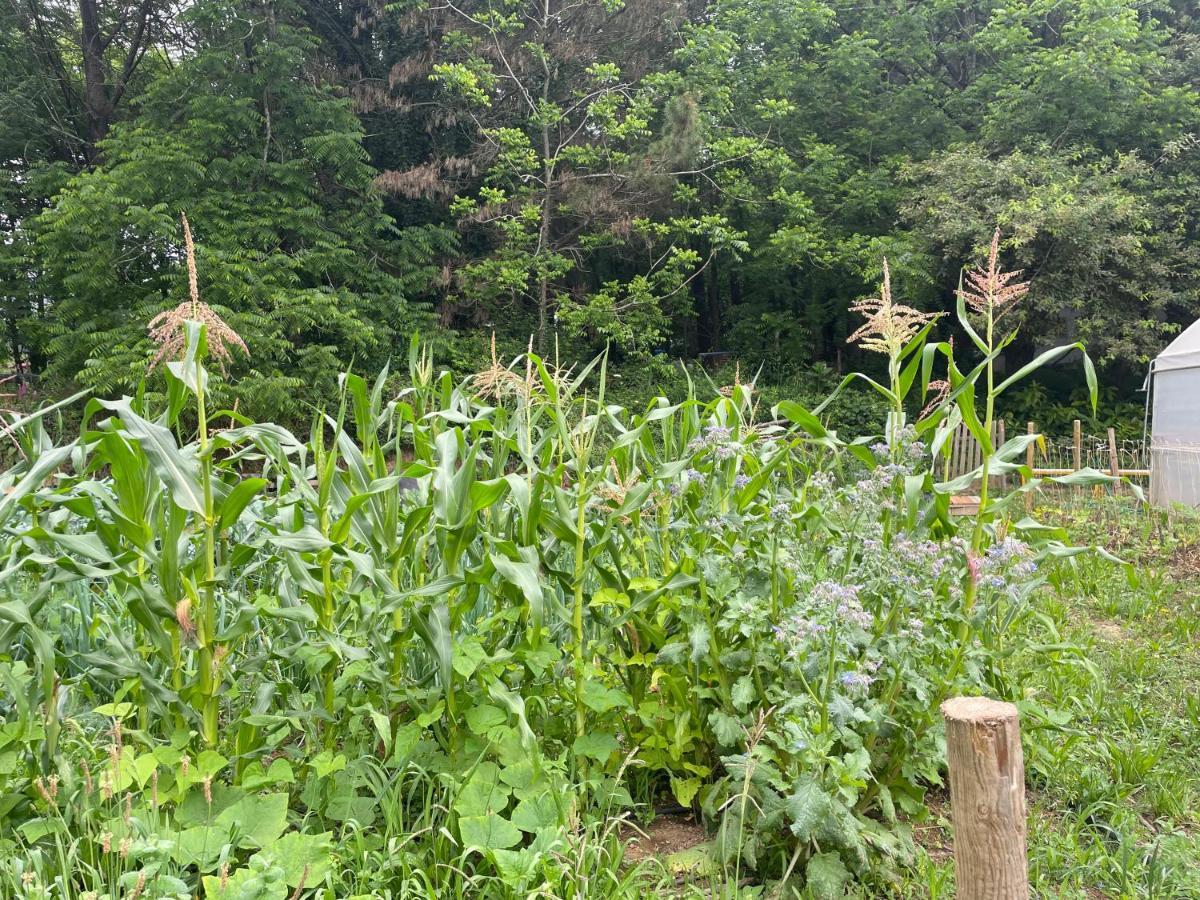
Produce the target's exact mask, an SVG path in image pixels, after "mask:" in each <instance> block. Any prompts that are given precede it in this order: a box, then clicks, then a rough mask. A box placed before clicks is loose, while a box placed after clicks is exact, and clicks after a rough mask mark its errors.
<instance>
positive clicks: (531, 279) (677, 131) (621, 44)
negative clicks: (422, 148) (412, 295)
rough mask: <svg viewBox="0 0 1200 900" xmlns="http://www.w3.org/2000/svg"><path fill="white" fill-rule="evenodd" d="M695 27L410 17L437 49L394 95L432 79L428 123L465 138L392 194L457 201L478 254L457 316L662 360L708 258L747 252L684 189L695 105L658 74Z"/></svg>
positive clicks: (493, 1)
mask: <svg viewBox="0 0 1200 900" xmlns="http://www.w3.org/2000/svg"><path fill="white" fill-rule="evenodd" d="M684 13H685V9H684V7H683V5H682V4H679V3H676V2H674V0H651V2H642V3H638V4H625V3H620V2H615V0H569V2H561V0H537V2H526V3H511V2H501V0H473V2H465V3H459V4H455V3H442V2H435V3H432V4H417V5H415V6H414V8H413V9H412V11H410V12H409V13H408V14H407V15H406V17H405V19H404V26H405V27H406V28H407V29H408V30H409V31H413V30H416V29H419V30H420V33H421V34H423V35H425V36H427V43H426V44H425V46H424V47H422V48H421V49H420V52H419V55H416V54H414V56H413V57H410V58H409V60H408V61H407V63H406V64H399V63H398V64H397V68H396V69H394V72H395V73H396V78H395V79H394V81H395V83H396V85H398V86H399V87H401V88H407V87H408V86H409V85H411V84H416V83H418V82H420V81H421V80H422V79H431V80H432V81H433V82H434V83H435V84H436V85H437V86H438V87H439V91H438V92H437V93H436V94H435V95H434V97H433V98H432V101H431V102H432V104H433V105H432V106H430V107H428V108H426V109H425V110H424V115H425V116H426V117H427V118H433V119H439V120H440V121H441V122H443V123H444V124H446V125H448V126H449V127H448V128H447V131H448V133H447V134H446V135H445V136H444V137H443V139H442V140H441V141H440V142H438V144H437V145H435V146H434V147H433V148H432V152H431V155H430V156H429V157H428V158H427V159H425V160H422V161H421V162H420V163H418V164H417V165H414V166H412V167H410V168H408V169H407V170H404V171H389V172H385V173H383V174H382V175H381V176H380V179H379V182H380V184H381V185H382V186H383V187H384V188H385V189H387V190H389V191H391V192H393V193H395V194H399V195H402V196H407V197H412V198H441V199H443V200H449V199H450V198H452V197H453V198H454V200H453V202H452V203H451V204H450V210H451V212H452V214H453V215H454V217H455V219H456V220H457V222H458V223H459V227H460V229H461V230H462V232H463V233H464V236H465V237H464V245H465V246H466V247H468V248H471V249H473V251H474V252H471V253H468V254H466V255H465V258H460V259H459V260H457V261H456V265H455V267H454V272H453V283H452V290H451V301H452V302H455V301H457V302H459V303H460V304H461V305H463V306H466V307H467V308H468V310H469V311H471V312H474V313H476V314H479V313H482V316H480V318H483V319H484V320H485V321H487V320H488V319H490V318H491V317H493V316H496V315H503V316H504V317H505V318H507V319H509V321H515V322H518V323H521V325H524V324H525V323H528V324H529V326H530V327H529V330H530V331H532V332H534V333H535V334H536V341H537V346H538V347H539V349H545V347H546V345H547V340H548V334H549V329H550V328H551V326H552V324H554V323H555V322H562V323H563V324H565V325H566V326H567V328H568V329H569V330H571V331H573V332H576V333H585V334H590V335H593V336H595V337H597V338H599V339H608V340H613V341H615V342H616V343H617V344H618V345H619V346H621V347H623V348H624V349H626V350H629V351H634V352H646V351H649V350H651V349H653V348H655V347H656V346H658V345H659V344H660V342H661V341H662V339H663V337H664V332H665V330H666V327H667V325H668V324H669V316H670V313H671V310H672V308H673V305H674V304H675V303H677V302H679V301H681V300H683V299H685V298H686V287H687V284H688V281H689V279H691V278H693V277H694V276H695V274H696V272H697V270H698V269H700V268H701V267H702V266H703V265H704V263H705V261H706V259H708V258H711V256H712V255H713V254H714V253H715V252H717V251H718V250H719V249H721V248H735V249H736V248H738V247H741V246H743V245H742V244H741V241H740V236H739V235H737V234H736V233H734V232H733V231H732V229H730V228H729V227H728V225H727V223H726V222H725V220H724V219H723V218H722V217H720V216H713V215H706V214H701V213H699V212H697V211H696V210H695V206H696V204H695V203H694V199H695V198H694V196H692V195H690V194H689V193H688V192H687V190H686V186H682V187H681V185H680V181H679V178H678V175H679V173H680V170H688V169H690V168H691V167H692V164H693V157H694V154H695V151H696V149H697V145H696V143H695V140H694V126H695V119H694V115H693V111H694V101H692V100H691V99H690V98H686V97H680V98H676V99H675V100H674V102H673V103H671V104H670V105H669V106H665V104H664V100H665V99H666V98H665V96H664V95H663V93H662V91H661V90H660V89H659V80H660V79H659V77H658V71H657V69H658V68H659V67H661V66H662V65H663V63H664V62H665V61H666V59H667V58H668V55H669V53H670V50H671V41H672V39H673V34H674V30H675V28H676V27H677V25H678V24H679V23H680V22H681V21H682V20H683V16H684ZM418 90H419V88H418ZM655 126H657V134H656V133H655ZM477 321H478V318H477ZM518 327H520V325H519V326H518Z"/></svg>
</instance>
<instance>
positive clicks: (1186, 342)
mask: <svg viewBox="0 0 1200 900" xmlns="http://www.w3.org/2000/svg"><path fill="white" fill-rule="evenodd" d="M1198 367H1200V320H1197V321H1195V322H1193V323H1192V324H1191V325H1189V326H1188V327H1187V328H1186V329H1185V330H1184V331H1183V332H1182V333H1180V335H1179V337H1177V338H1175V340H1173V341H1171V343H1169V344H1167V349H1166V350H1164V351H1163V352H1162V353H1160V354H1158V358H1157V359H1155V360H1154V365H1153V366H1152V367H1151V371H1152V372H1155V373H1158V372H1166V371H1170V370H1172V369H1194V368H1198Z"/></svg>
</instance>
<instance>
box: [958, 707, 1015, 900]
mask: <svg viewBox="0 0 1200 900" xmlns="http://www.w3.org/2000/svg"><path fill="white" fill-rule="evenodd" d="M942 715H943V716H944V717H945V719H946V756H947V762H948V763H949V768H950V813H951V818H952V819H953V822H954V868H955V883H956V885H957V886H958V898H959V900H1026V898H1028V897H1029V871H1028V870H1029V866H1028V862H1027V860H1026V855H1025V762H1024V757H1023V756H1022V754H1021V729H1020V723H1019V721H1018V716H1017V708H1016V707H1015V706H1014V705H1013V704H1011V703H1001V702H1000V701H998V700H989V699H987V698H986V697H955V698H953V699H951V700H947V701H946V702H945V703H943V704H942Z"/></svg>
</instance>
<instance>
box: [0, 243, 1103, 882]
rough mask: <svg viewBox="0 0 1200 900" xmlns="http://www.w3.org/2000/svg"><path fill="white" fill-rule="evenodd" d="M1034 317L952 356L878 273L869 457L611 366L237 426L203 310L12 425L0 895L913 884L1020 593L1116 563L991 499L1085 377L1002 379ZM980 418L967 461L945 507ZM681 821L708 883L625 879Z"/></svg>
mask: <svg viewBox="0 0 1200 900" xmlns="http://www.w3.org/2000/svg"><path fill="white" fill-rule="evenodd" d="M1022 287H1023V285H1019V284H1016V283H1014V281H1013V280H1012V275H1011V274H1006V273H1002V272H1000V271H999V269H998V266H997V260H996V252H995V245H994V246H993V253H992V258H991V261H990V264H989V266H988V268H987V269H985V270H983V271H980V272H975V273H971V275H970V278H969V279H968V282H967V287H966V289H965V290H963V291H961V292H960V294H959V320H960V321H959V324H960V325H961V327H962V328H963V329H964V330H965V331H966V333H967V334H968V335H969V337H970V338H971V339H972V341H973V343H974V347H973V348H971V356H972V362H971V364H970V365H969V366H965V365H961V364H960V362H958V361H957V360H956V355H955V351H954V348H953V347H952V346H951V345H950V344H949V343H943V342H938V341H935V340H934V339H933V338H932V337H931V335H932V332H933V329H934V328H935V327H936V326H935V322H934V321H932V320H931V319H930V317H928V316H924V315H922V314H920V313H917V312H916V311H915V310H911V309H908V308H907V307H904V306H901V305H899V304H897V303H895V302H894V301H893V300H892V298H891V296H890V288H889V285H888V284H887V281H886V268H885V282H884V285H883V291H882V293H881V295H880V297H879V298H877V299H876V300H873V301H869V302H867V303H864V304H860V306H859V307H858V309H859V311H860V312H862V313H863V314H864V315H865V316H866V324H865V325H864V328H863V330H862V333H861V334H860V338H861V339H862V340H863V342H864V345H865V346H868V347H869V348H870V349H875V350H878V351H880V352H882V353H883V354H885V355H886V356H887V358H888V362H889V369H888V371H889V373H890V377H889V379H888V381H887V383H878V382H873V381H871V382H870V384H871V386H872V387H873V388H874V389H876V390H877V391H879V393H880V394H881V395H882V396H884V397H885V398H886V400H887V402H888V405H889V409H890V410H891V412H890V413H889V415H888V418H887V421H885V422H883V423H881V433H880V435H878V436H864V437H856V438H854V439H848V438H847V437H846V436H843V435H839V434H837V433H836V432H833V431H830V430H827V428H826V426H825V425H824V424H823V421H822V407H820V406H818V407H816V408H814V409H811V410H809V409H806V408H804V407H802V406H800V405H799V404H796V403H792V402H786V401H785V402H782V403H779V404H778V405H777V406H776V407H775V408H774V409H771V410H766V409H761V408H760V407H759V405H758V403H757V402H756V395H755V391H754V386H753V385H752V384H745V383H735V384H732V385H729V386H727V387H724V388H717V389H714V390H709V388H710V387H715V386H697V387H696V389H695V391H694V393H693V396H692V397H690V398H689V399H687V400H686V401H685V402H683V403H679V404H669V403H667V402H666V401H661V402H657V403H654V404H651V405H650V406H649V408H647V409H644V410H626V409H622V408H619V407H617V406H615V405H613V404H611V403H609V402H608V401H607V400H606V397H605V360H604V358H603V357H601V358H599V359H597V360H595V361H593V362H592V363H591V364H590V365H588V366H586V367H584V368H583V369H581V370H579V371H567V370H564V369H561V368H558V367H556V366H555V365H553V364H551V362H550V361H548V360H545V359H543V358H540V357H539V356H537V355H535V354H533V353H527V354H525V355H524V356H522V357H521V358H519V359H517V360H515V361H513V363H512V364H511V365H507V366H505V365H500V364H496V363H494V364H493V366H492V367H491V368H490V369H487V370H485V371H483V372H481V373H479V374H477V375H475V376H473V377H472V378H470V379H467V380H465V381H462V382H460V383H455V382H454V381H453V380H452V379H451V378H450V377H449V376H448V375H443V374H438V373H437V372H436V371H435V369H434V368H433V365H432V363H431V362H430V359H429V356H428V355H427V353H426V352H425V350H424V349H423V347H422V346H421V345H420V343H419V342H414V343H413V345H412V348H411V351H410V355H409V365H408V373H407V378H405V379H403V380H402V382H403V385H404V386H403V387H402V388H400V389H398V388H397V387H396V385H397V383H398V379H396V378H394V377H392V376H391V375H390V374H389V373H388V372H386V371H385V372H384V373H382V374H380V375H379V376H378V377H376V378H373V379H365V378H363V377H361V376H359V375H357V374H346V375H345V376H343V378H342V381H341V388H342V391H341V402H340V404H339V405H338V406H337V407H336V408H332V409H326V410H322V411H320V412H318V413H316V414H315V415H314V416H313V419H312V423H311V428H310V429H309V432H308V433H307V434H296V433H293V432H292V431H289V430H288V429H286V428H284V427H282V426H280V425H276V424H271V423H261V422H253V421H250V420H248V419H246V418H245V417H243V416H241V415H240V414H239V413H238V412H237V411H236V409H234V410H226V409H220V408H219V400H220V397H221V380H222V378H221V371H220V366H219V365H218V366H217V368H214V369H211V370H210V369H209V368H208V367H207V366H206V362H213V361H215V362H216V363H218V364H219V363H221V362H222V361H223V359H226V358H228V356H229V354H230V352H231V351H233V352H241V351H242V348H240V347H238V346H237V343H238V342H237V340H236V336H235V335H232V333H231V332H229V331H228V330H227V328H226V327H225V326H224V323H223V322H222V321H221V319H220V317H219V316H217V314H216V313H215V312H214V311H213V310H211V309H209V308H208V307H206V306H205V305H204V304H203V303H202V302H201V301H200V300H199V296H198V294H197V292H196V290H195V280H194V279H193V296H192V299H191V300H189V301H185V303H184V304H183V305H182V306H181V307H180V308H179V309H178V310H176V311H174V312H173V313H172V314H170V315H168V316H166V317H160V319H159V320H157V322H156V326H157V328H158V329H159V331H158V336H159V338H160V343H161V345H162V347H163V353H162V365H161V367H160V368H162V370H163V373H164V377H165V384H166V386H165V390H164V391H162V392H161V393H155V392H153V391H152V390H150V389H146V390H143V391H142V392H140V393H139V394H138V395H136V396H133V397H125V398H122V399H119V400H100V399H90V400H88V401H87V403H86V407H85V409H84V413H83V422H82V425H81V427H80V430H79V434H78V437H76V438H75V439H70V440H67V439H63V438H61V437H58V438H55V437H54V436H53V435H54V434H55V433H56V432H57V431H58V430H59V429H56V428H55V427H54V426H53V424H52V420H53V419H54V414H55V411H56V410H55V407H50V408H48V409H47V410H44V411H42V412H41V413H38V414H35V415H32V416H28V417H24V418H20V419H18V420H16V421H14V422H13V423H12V424H11V425H10V427H9V429H8V432H9V434H10V435H11V436H12V438H13V439H14V440H16V441H17V442H18V443H19V445H20V448H21V451H22V457H23V461H22V462H21V463H20V464H18V465H17V466H16V467H14V468H13V469H11V470H10V471H8V472H7V473H5V474H4V475H3V476H2V480H0V485H2V487H3V489H4V495H3V499H2V500H0V524H2V525H3V529H4V535H5V537H4V572H3V577H2V578H0V589H2V590H3V595H4V596H3V600H2V602H0V678H2V679H3V681H4V684H5V691H4V694H3V700H2V701H0V712H2V713H3V724H2V725H0V787H2V790H0V823H2V825H3V828H2V830H0V844H2V845H3V851H2V852H0V857H3V859H2V860H0V893H2V894H3V896H5V897H10V896H11V897H22V898H35V897H37V898H43V897H45V898H48V897H56V898H58V897H63V898H85V897H87V898H112V900H117V898H150V897H161V898H168V897H178V898H185V897H188V898H190V897H194V896H200V897H204V898H224V900H233V898H238V900H252V898H278V900H282V898H286V897H292V898H301V897H314V898H316V897H320V898H335V897H336V898H368V897H395V898H399V897H438V898H443V897H465V896H472V897H476V896H480V897H510V896H512V897H608V896H629V897H637V896H660V895H661V896H670V895H673V893H674V892H677V891H678V892H683V891H686V890H701V889H702V890H705V891H709V894H707V895H712V896H728V897H733V896H764V897H765V896H810V897H821V898H823V897H840V896H842V895H843V894H844V892H846V891H848V890H849V891H860V892H865V895H866V896H886V895H889V894H892V893H893V892H895V891H896V890H897V888H896V885H897V884H898V879H899V878H901V872H902V870H903V869H904V867H905V866H906V865H908V863H909V862H910V861H911V859H912V858H913V852H914V845H913V830H912V823H914V822H920V821H922V820H923V819H924V818H925V817H926V815H927V813H926V809H927V793H928V791H929V790H930V789H931V788H932V787H934V786H937V785H939V784H940V783H941V781H942V776H941V771H942V767H943V752H942V749H941V746H940V740H941V737H940V718H939V716H938V713H937V709H938V704H939V703H940V702H941V701H942V700H943V699H945V698H946V697H948V696H950V695H952V694H957V693H968V694H978V693H984V694H989V695H993V696H998V697H1002V698H1013V699H1018V698H1020V697H1022V688H1021V685H1020V684H1019V683H1018V680H1017V679H1016V677H1015V676H1014V666H1016V665H1017V664H1016V663H1014V659H1015V658H1018V657H1020V658H1021V659H1024V658H1025V655H1026V654H1027V653H1028V647H1027V646H1026V644H1025V642H1024V637H1025V636H1026V635H1028V634H1029V633H1030V631H1031V630H1036V629H1037V627H1038V623H1037V621H1035V619H1036V615H1037V613H1036V608H1035V606H1034V604H1033V603H1032V601H1031V598H1032V597H1033V596H1034V595H1035V593H1036V592H1037V591H1039V590H1040V589H1042V588H1043V587H1044V586H1046V585H1047V584H1050V585H1051V587H1059V588H1061V587H1062V585H1063V584H1064V583H1065V582H1064V579H1069V578H1070V577H1072V576H1071V573H1072V572H1073V571H1074V566H1075V563H1076V562H1077V561H1078V560H1080V559H1082V558H1083V556H1082V555H1084V554H1092V555H1094V553H1093V551H1088V550H1085V549H1082V548H1079V547H1073V546H1071V545H1070V543H1069V542H1068V539H1067V537H1068V536H1067V533H1066V532H1064V531H1063V530H1062V529H1060V528H1059V527H1057V526H1055V525H1054V524H1053V523H1050V524H1041V523H1039V522H1037V521H1036V520H1035V519H1034V518H1032V517H1029V516H1028V515H1027V514H1026V511H1025V495H1026V494H1027V493H1029V492H1034V491H1037V490H1038V488H1039V484H1040V483H1041V482H1040V480H1039V479H1037V478H1033V477H1027V478H1025V479H1024V480H1023V481H1022V480H1021V479H1018V478H1015V477H1014V478H1011V479H1008V482H1009V483H1010V484H1011V485H1013V490H1012V491H1011V492H1009V493H1006V494H1002V495H999V496H996V495H995V494H994V493H989V492H990V484H991V479H990V478H989V476H991V475H997V474H1015V475H1021V474H1022V473H1024V474H1025V475H1027V476H1028V475H1029V474H1030V473H1028V472H1025V470H1024V468H1023V466H1024V459H1025V456H1026V449H1027V447H1028V446H1029V444H1030V443H1031V442H1033V441H1036V440H1037V439H1038V438H1037V436H1036V435H1024V434H1022V435H1019V436H1017V437H1014V438H1013V439H1011V440H1009V441H1007V442H1006V443H1005V444H1004V445H1002V446H999V447H996V446H992V444H991V442H990V441H989V439H988V436H989V435H990V434H991V433H992V420H993V417H994V412H995V409H996V401H997V400H998V398H1000V397H1001V396H1002V395H1003V394H1004V392H1005V391H1006V390H1008V389H1009V388H1010V387H1011V386H1013V385H1015V384H1017V383H1019V382H1020V381H1021V379H1022V378H1023V377H1025V376H1026V375H1027V374H1029V373H1031V372H1032V371H1034V370H1036V369H1037V368H1038V367H1039V366H1040V365H1043V364H1045V363H1048V362H1051V361H1054V360H1057V359H1059V358H1062V357H1064V356H1066V355H1067V354H1069V353H1072V352H1075V351H1081V350H1082V348H1081V347H1078V346H1077V345H1073V346H1070V347H1061V348H1058V349H1055V350H1052V351H1049V352H1047V353H1045V354H1043V355H1042V356H1041V357H1040V358H1039V359H1037V360H1035V361H1034V362H1033V363H1031V364H1030V365H1029V366H1026V367H1025V368H1023V369H1021V370H1019V371H1017V372H1016V373H1015V374H1012V375H1010V376H1007V377H1005V378H1001V377H999V376H998V375H997V374H996V373H995V371H994V362H995V360H996V358H997V356H998V355H999V353H1001V352H1002V351H1003V349H1004V347H1005V346H1007V345H1008V343H1009V342H1011V340H1012V337H1013V335H1012V333H1010V332H1006V331H1005V330H1003V328H1002V327H1001V319H1002V316H1003V313H1004V312H1005V311H1006V309H1007V306H1006V304H1010V303H1012V302H1015V301H1016V300H1017V299H1018V298H1019V296H1020V293H1021V290H1020V289H1021V288H1022ZM962 357H963V355H962V354H961V353H960V355H959V358H960V359H961V358H962ZM1084 368H1085V373H1086V376H1087V381H1088V383H1089V388H1090V391H1091V394H1092V396H1093V398H1094V397H1095V390H1096V389H1095V383H1094V376H1093V375H1092V374H1091V365H1090V362H1088V360H1087V357H1086V356H1084ZM155 378H158V376H157V375H156V376H155ZM864 379H865V376H861V375H851V376H849V377H848V378H847V380H846V382H844V383H843V384H844V385H845V384H849V383H850V382H851V381H855V380H864ZM865 380H867V381H870V379H865ZM155 383H156V382H155ZM706 394H711V395H712V399H710V400H706V399H701V398H702V397H703V396H704V395H706ZM76 399H78V398H73V400H72V401H71V402H74V400H76ZM67 402H68V401H64V403H63V404H59V405H58V406H63V405H65V404H66V403H67ZM914 410H922V411H921V412H920V413H915V412H913V411H914ZM960 424H965V425H966V426H967V427H968V428H969V429H970V430H971V431H972V433H973V434H974V435H975V436H976V438H977V439H978V440H979V441H980V443H981V444H982V445H983V448H984V454H983V462H982V466H981V467H980V469H979V470H977V471H975V472H972V473H967V474H966V475H964V476H962V477H961V478H957V479H955V480H953V481H949V482H946V481H940V480H939V473H940V472H941V471H942V469H943V467H942V466H941V464H940V460H941V459H942V458H943V456H944V454H945V453H946V452H947V451H948V445H947V441H948V439H949V436H950V435H951V434H952V432H953V431H954V429H956V428H957V427H958V426H959V425H960ZM1054 480H1057V481H1060V482H1065V483H1068V484H1088V483H1097V484H1099V483H1104V482H1106V481H1110V480H1111V479H1110V477H1109V476H1106V475H1104V474H1102V473H1100V472H1096V471H1088V470H1084V471H1082V472H1077V473H1074V474H1072V475H1069V476H1065V477H1062V478H1059V479H1054ZM973 483H978V484H979V485H980V488H979V489H980V491H981V497H980V504H979V509H978V512H977V513H976V514H975V515H974V516H973V517H969V518H958V517H954V516H952V515H951V503H950V501H951V497H952V496H953V495H954V494H956V493H961V492H963V491H965V490H967V489H968V488H969V487H970V485H972V484H973ZM1101 553H1102V551H1101ZM1106 564H1107V563H1106ZM1062 653H1063V648H1062V647H1061V646H1058V647H1049V648H1048V650H1047V654H1048V655H1047V659H1058V657H1059V656H1061V655H1062ZM1056 654H1057V655H1056ZM1056 664H1057V663H1056ZM1020 665H1024V663H1021V664H1020ZM1045 715H1047V716H1051V717H1052V715H1053V711H1052V710H1051V711H1046V712H1045ZM666 807H680V808H683V809H684V810H687V811H689V812H690V813H692V814H694V815H695V816H696V817H697V818H698V820H699V821H702V822H703V823H704V824H705V827H706V828H707V829H708V832H709V834H710V840H709V842H708V843H706V844H705V845H704V848H703V850H702V856H703V862H702V864H701V865H699V866H698V867H697V869H696V871H697V873H698V874H697V876H696V877H697V878H698V879H699V880H700V881H701V882H702V888H697V887H696V886H695V885H690V886H689V885H686V884H684V885H679V884H676V883H675V881H674V880H673V879H670V878H668V879H667V881H666V882H665V883H664V882H663V880H662V879H663V878H664V877H665V876H664V874H663V870H662V869H661V867H659V868H656V867H655V866H653V865H649V864H646V863H641V862H639V863H633V862H629V861H626V860H624V859H623V846H624V842H625V841H626V840H627V838H628V836H629V833H630V829H631V828H633V827H634V826H636V825H637V824H638V823H639V822H641V823H643V824H644V823H645V822H646V821H648V820H649V819H650V818H652V816H653V813H654V810H656V809H657V810H662V809H664V808H666Z"/></svg>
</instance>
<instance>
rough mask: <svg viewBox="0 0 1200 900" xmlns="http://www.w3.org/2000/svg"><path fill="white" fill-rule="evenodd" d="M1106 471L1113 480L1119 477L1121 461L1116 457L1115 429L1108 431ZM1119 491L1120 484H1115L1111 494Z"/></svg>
mask: <svg viewBox="0 0 1200 900" xmlns="http://www.w3.org/2000/svg"><path fill="white" fill-rule="evenodd" d="M1108 471H1109V474H1111V475H1112V476H1113V478H1120V477H1121V459H1120V457H1118V456H1117V429H1115V428H1110V429H1108ZM1120 490H1121V482H1119V481H1118V482H1116V483H1115V484H1114V485H1113V493H1114V494H1116V493H1119V492H1120Z"/></svg>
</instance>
